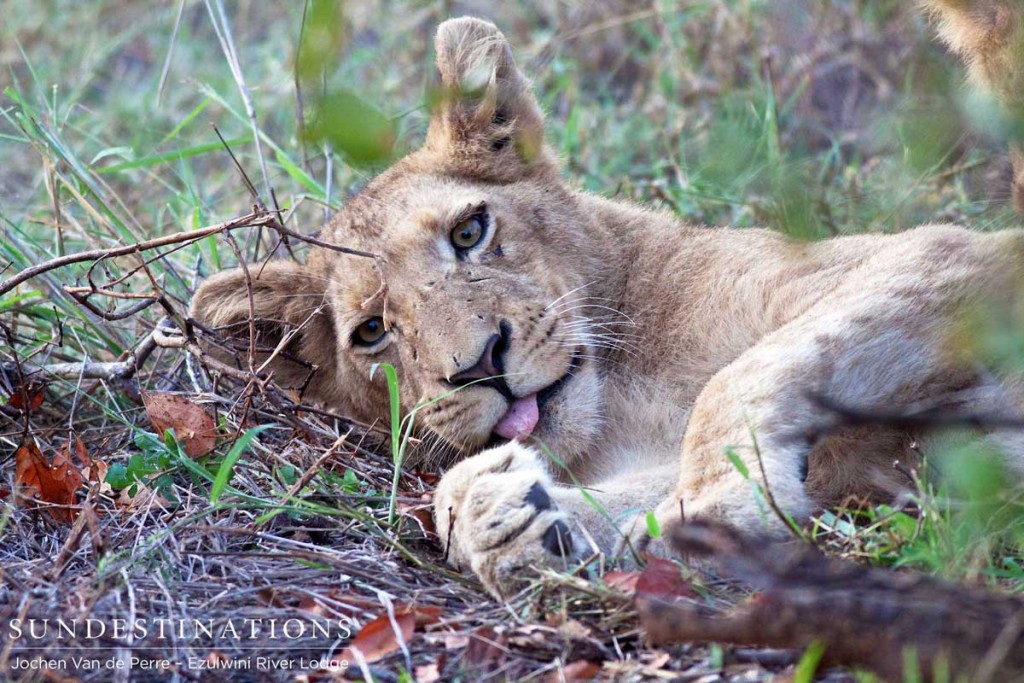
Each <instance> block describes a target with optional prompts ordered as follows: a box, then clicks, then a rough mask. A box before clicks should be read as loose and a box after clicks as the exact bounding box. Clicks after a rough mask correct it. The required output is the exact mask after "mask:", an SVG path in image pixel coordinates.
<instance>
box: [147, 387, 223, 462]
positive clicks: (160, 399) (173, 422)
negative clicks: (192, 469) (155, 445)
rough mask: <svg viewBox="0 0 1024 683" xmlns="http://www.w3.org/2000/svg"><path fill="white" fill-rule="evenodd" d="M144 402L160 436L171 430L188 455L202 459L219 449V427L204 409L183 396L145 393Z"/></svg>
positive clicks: (154, 427) (150, 419)
mask: <svg viewBox="0 0 1024 683" xmlns="http://www.w3.org/2000/svg"><path fill="white" fill-rule="evenodd" d="M142 402H143V403H144V404H145V405H146V414H147V415H149V421H150V422H151V423H152V424H153V429H155V430H156V432H157V434H160V435H163V433H164V432H165V431H167V430H168V429H173V430H174V435H175V437H176V438H177V439H178V442H179V443H181V445H182V447H183V448H184V450H185V454H186V455H187V456H188V457H190V458H199V457H202V456H204V455H206V454H207V453H209V452H210V451H212V450H213V449H214V447H215V446H216V445H217V425H216V423H214V421H213V418H212V417H210V414H209V413H207V412H206V410H204V409H203V407H202V406H199V405H196V404H195V403H193V402H192V401H191V400H189V399H188V398H187V397H185V396H182V395H180V394H167V393H159V392H154V393H144V394H143V395H142Z"/></svg>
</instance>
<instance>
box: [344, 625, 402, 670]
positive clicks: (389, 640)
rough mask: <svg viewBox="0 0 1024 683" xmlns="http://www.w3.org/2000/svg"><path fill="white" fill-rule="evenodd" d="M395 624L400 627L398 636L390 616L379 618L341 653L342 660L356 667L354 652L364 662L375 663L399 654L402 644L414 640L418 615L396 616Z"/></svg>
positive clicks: (365, 628)
mask: <svg viewBox="0 0 1024 683" xmlns="http://www.w3.org/2000/svg"><path fill="white" fill-rule="evenodd" d="M394 624H395V625H397V626H398V633H397V634H396V633H395V628H394V625H392V622H391V619H390V618H389V617H388V615H386V614H384V615H381V616H379V617H377V618H376V619H374V620H373V621H371V622H370V623H368V624H367V625H366V626H364V627H363V628H362V630H360V631H359V633H358V634H357V635H356V637H355V639H354V640H353V641H352V644H351V645H349V646H348V647H347V648H345V651H344V652H342V653H341V659H343V660H345V661H347V662H348V663H349V665H354V664H355V663H356V661H357V660H356V657H355V654H354V653H353V651H355V650H358V651H359V654H360V655H361V656H362V658H363V660H364V661H366V662H368V663H373V662H378V661H380V660H381V659H383V658H384V657H386V656H388V655H389V654H391V653H392V652H397V651H398V650H400V649H401V647H402V645H401V643H403V642H404V643H407V642H409V639H410V638H412V634H413V631H415V629H416V615H414V614H411V613H408V614H395V620H394ZM399 637H401V641H399Z"/></svg>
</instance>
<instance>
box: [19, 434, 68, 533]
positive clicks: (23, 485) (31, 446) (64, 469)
mask: <svg viewBox="0 0 1024 683" xmlns="http://www.w3.org/2000/svg"><path fill="white" fill-rule="evenodd" d="M14 461H15V465H14V487H15V489H20V491H21V498H22V500H26V499H27V500H35V501H39V502H43V503H51V504H53V505H60V506H63V507H59V508H56V507H55V508H49V509H48V510H47V511H48V512H49V513H50V516H51V517H52V518H53V519H54V521H56V522H58V523H60V522H65V523H68V524H70V523H71V522H73V521H75V517H77V516H78V510H77V509H74V508H73V507H72V506H75V504H76V500H75V491H77V490H78V487H79V486H81V485H82V474H81V473H80V472H79V471H78V469H77V468H75V467H74V465H72V463H71V459H70V458H69V457H68V456H67V455H65V454H64V453H63V452H58V453H57V454H56V455H55V456H54V457H53V463H52V464H51V463H49V462H47V460H46V457H45V456H43V453H42V451H40V450H39V446H37V445H36V442H35V439H33V438H32V437H31V436H26V437H25V438H24V439H23V440H22V442H21V445H19V446H18V450H17V451H16V452H15V454H14Z"/></svg>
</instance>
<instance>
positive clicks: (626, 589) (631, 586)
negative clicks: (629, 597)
mask: <svg viewBox="0 0 1024 683" xmlns="http://www.w3.org/2000/svg"><path fill="white" fill-rule="evenodd" d="M601 578H603V579H604V585H606V586H608V587H609V588H614V589H615V590H617V591H620V592H622V593H633V592H634V591H636V582H637V581H639V580H640V572H620V571H614V572H608V573H607V574H605V575H604V576H603V577H601Z"/></svg>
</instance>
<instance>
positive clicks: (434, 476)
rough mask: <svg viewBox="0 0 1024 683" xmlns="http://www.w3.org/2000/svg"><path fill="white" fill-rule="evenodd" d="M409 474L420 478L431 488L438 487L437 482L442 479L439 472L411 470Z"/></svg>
mask: <svg viewBox="0 0 1024 683" xmlns="http://www.w3.org/2000/svg"><path fill="white" fill-rule="evenodd" d="M408 476H409V477H415V478H416V479H419V480H420V482H421V483H422V484H423V485H424V486H426V487H427V488H431V489H432V488H436V487H437V482H439V481H441V475H440V474H438V473H437V472H420V471H419V470H417V471H415V472H410V473H409V474H408Z"/></svg>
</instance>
